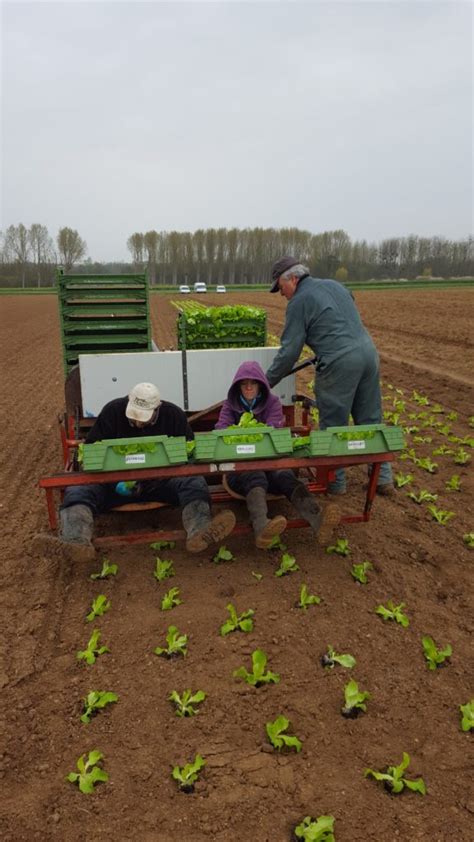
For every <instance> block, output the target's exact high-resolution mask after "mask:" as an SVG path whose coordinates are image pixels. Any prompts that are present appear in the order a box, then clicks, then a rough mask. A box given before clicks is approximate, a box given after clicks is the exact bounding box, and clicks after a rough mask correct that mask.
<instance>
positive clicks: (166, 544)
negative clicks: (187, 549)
mask: <svg viewBox="0 0 474 842" xmlns="http://www.w3.org/2000/svg"><path fill="white" fill-rule="evenodd" d="M175 546H176V542H175V541H154V542H153V544H150V548H151V549H152V550H156V552H157V553H159V552H160V550H174V548H175Z"/></svg>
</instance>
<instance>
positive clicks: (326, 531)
mask: <svg viewBox="0 0 474 842" xmlns="http://www.w3.org/2000/svg"><path fill="white" fill-rule="evenodd" d="M291 504H292V505H293V506H294V507H295V509H296V511H297V512H298V514H299V515H300V517H302V518H304V520H307V521H308V523H309V525H310V526H311V527H312V529H313V532H314V534H315V536H316V540H317V542H318V544H320V545H321V546H326V545H327V544H328V543H329V541H330V540H331V538H332V534H333V532H334V530H335V528H336V526H338V524H339V523H340V520H341V512H340V509H339V506H337V505H336V504H335V503H328V504H327V505H326V506H325V507H324V508H321V506H320V505H319V503H317V502H316V500H315V499H314V497H313V496H312V494H310V493H309V491H308V489H307V488H306V487H305V486H304V485H303V484H302V483H299V484H298V485H297V486H296V488H295V490H294V491H293V494H292V495H291Z"/></svg>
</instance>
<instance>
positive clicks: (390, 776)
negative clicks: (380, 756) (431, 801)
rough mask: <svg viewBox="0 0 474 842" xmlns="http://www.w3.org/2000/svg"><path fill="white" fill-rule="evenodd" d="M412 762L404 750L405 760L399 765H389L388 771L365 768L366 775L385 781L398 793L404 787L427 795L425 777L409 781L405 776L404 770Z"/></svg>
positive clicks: (391, 790) (393, 793)
mask: <svg viewBox="0 0 474 842" xmlns="http://www.w3.org/2000/svg"><path fill="white" fill-rule="evenodd" d="M409 764H410V755H409V754H407V753H406V751H404V752H403V760H402V762H401V763H400V765H399V766H388V767H387V771H386V772H374V770H373V769H365V771H364V775H365V777H366V778H367V777H369V775H370V776H371V777H372V778H375V780H376V781H383V784H384V786H385V788H386V789H387V790H388V791H389V792H390V793H392V795H397V794H398V793H400V792H402V790H403V789H404V787H406V788H407V789H411V790H412V791H413V792H419V793H420V795H426V787H425V782H424V780H423V778H417V779H416V781H409V780H407V779H406V778H405V777H404V774H403V773H404V771H405V769H407V768H408V766H409Z"/></svg>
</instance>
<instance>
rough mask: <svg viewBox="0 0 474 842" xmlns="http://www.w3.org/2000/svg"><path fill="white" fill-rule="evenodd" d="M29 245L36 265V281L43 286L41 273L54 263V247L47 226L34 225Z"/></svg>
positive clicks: (29, 235) (30, 233)
mask: <svg viewBox="0 0 474 842" xmlns="http://www.w3.org/2000/svg"><path fill="white" fill-rule="evenodd" d="M28 238H29V243H30V246H31V251H32V252H33V262H34V263H35V264H36V279H37V283H38V286H41V271H42V269H43V267H44V266H45V265H46V264H49V263H52V261H53V259H54V258H53V256H54V246H53V241H52V239H51V237H50V236H49V233H48V229H47V228H46V225H40V224H39V223H33V225H30V229H29V231H28Z"/></svg>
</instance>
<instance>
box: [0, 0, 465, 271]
mask: <svg viewBox="0 0 474 842" xmlns="http://www.w3.org/2000/svg"><path fill="white" fill-rule="evenodd" d="M0 15H1V18H0V28H1V52H2V64H1V100H2V110H1V135H0V139H1V188H0V190H1V196H0V199H1V203H0V229H1V230H3V231H5V229H6V228H7V227H8V226H9V225H11V224H14V225H17V224H18V223H20V222H23V223H24V224H25V225H26V226H29V225H31V224H32V223H35V222H39V223H41V224H43V225H46V226H47V227H48V229H49V233H50V234H51V235H52V236H53V237H55V236H56V233H57V231H58V229H59V228H60V227H63V226H69V227H71V228H75V229H77V230H78V231H79V234H80V235H81V237H82V238H83V239H85V240H86V242H87V246H88V255H89V257H91V258H92V260H99V261H106V260H127V259H130V254H129V252H128V250H127V247H126V241H127V238H128V237H129V236H130V234H132V233H134V232H135V231H141V232H145V231H148V230H151V229H155V230H157V231H171V230H176V231H194V230H196V229H197V228H209V227H214V228H219V227H225V228H231V227H237V228H247V227H250V228H253V227H257V226H259V227H273V228H282V227H294V226H295V227H298V228H302V229H305V230H309V231H311V232H313V233H319V232H321V231H328V230H334V229H339V228H342V229H344V230H345V231H346V232H347V233H348V234H349V236H350V237H351V239H353V240H356V239H366V240H368V241H369V242H379V241H380V240H382V239H384V238H386V237H398V236H407V235H408V234H410V233H413V234H417V235H419V236H435V235H436V236H443V237H447V238H450V239H464V238H465V237H467V236H469V235H470V234H471V232H472V227H473V226H472V222H473V178H472V146H473V121H472V117H473V113H472V102H473V77H472V58H473V56H472V51H473V30H472V22H473V5H472V4H471V2H464V0H444V2H437V0H421V2H417V0H402V2H400V0H393V2H392V1H391V0H374V2H338V0H331V2H318V0H313V2H310V1H308V2H299V1H298V0H287V1H286V2H272V0H259V2H232V1H231V2H226V1H225V0H215V2H179V0H174V2H170V3H167V2H140V0H138V2H112V1H111V0H109V1H107V0H104V2H80V1H79V2H77V0H74V1H73V2H68V0H63V2H59V3H57V2H55V3H51V2H42V0H38V2H21V0H16V1H15V2H12V1H11V2H2V5H1V11H0Z"/></svg>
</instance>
